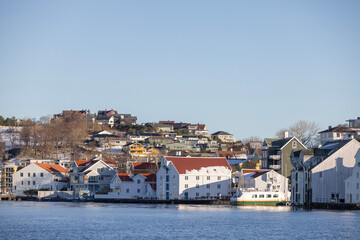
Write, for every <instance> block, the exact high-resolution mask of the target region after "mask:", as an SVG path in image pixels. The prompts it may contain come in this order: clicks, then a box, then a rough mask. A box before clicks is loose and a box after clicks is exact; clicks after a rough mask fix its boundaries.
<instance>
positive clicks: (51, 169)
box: [35, 163, 69, 174]
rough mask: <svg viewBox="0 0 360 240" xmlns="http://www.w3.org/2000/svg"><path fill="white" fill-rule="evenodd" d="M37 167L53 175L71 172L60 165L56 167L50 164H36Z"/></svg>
mask: <svg viewBox="0 0 360 240" xmlns="http://www.w3.org/2000/svg"><path fill="white" fill-rule="evenodd" d="M35 164H36V165H38V166H39V167H41V168H43V169H45V170H46V171H48V172H49V173H51V174H54V173H59V172H60V173H67V172H69V171H68V170H67V169H65V168H63V167H62V166H60V165H56V164H50V163H35Z"/></svg>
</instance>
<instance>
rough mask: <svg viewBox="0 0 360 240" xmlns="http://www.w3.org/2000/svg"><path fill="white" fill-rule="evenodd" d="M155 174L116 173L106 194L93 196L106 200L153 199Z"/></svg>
mask: <svg viewBox="0 0 360 240" xmlns="http://www.w3.org/2000/svg"><path fill="white" fill-rule="evenodd" d="M155 197H156V174H146V173H145V174H131V173H117V174H116V175H115V176H114V177H113V179H112V180H111V183H110V192H109V193H108V194H101V195H95V198H106V199H154V198H155Z"/></svg>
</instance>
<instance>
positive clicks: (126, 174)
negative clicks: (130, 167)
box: [117, 173, 133, 182]
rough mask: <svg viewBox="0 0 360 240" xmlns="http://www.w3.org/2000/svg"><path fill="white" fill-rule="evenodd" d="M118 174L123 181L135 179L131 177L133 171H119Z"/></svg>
mask: <svg viewBox="0 0 360 240" xmlns="http://www.w3.org/2000/svg"><path fill="white" fill-rule="evenodd" d="M117 175H118V176H119V178H120V179H121V181H125V182H131V181H133V180H132V178H131V177H130V176H131V175H133V174H131V173H118V174H117Z"/></svg>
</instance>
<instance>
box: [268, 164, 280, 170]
mask: <svg viewBox="0 0 360 240" xmlns="http://www.w3.org/2000/svg"><path fill="white" fill-rule="evenodd" d="M269 168H271V169H275V170H279V169H280V168H281V166H280V165H269Z"/></svg>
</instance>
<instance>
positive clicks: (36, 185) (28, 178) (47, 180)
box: [13, 163, 69, 195]
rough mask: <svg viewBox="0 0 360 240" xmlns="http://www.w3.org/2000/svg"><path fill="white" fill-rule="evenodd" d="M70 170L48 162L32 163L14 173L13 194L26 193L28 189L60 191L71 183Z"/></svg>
mask: <svg viewBox="0 0 360 240" xmlns="http://www.w3.org/2000/svg"><path fill="white" fill-rule="evenodd" d="M68 172H69V171H68V170H67V169H65V168H63V167H61V166H59V165H56V164H47V163H31V164H30V165H28V166H26V167H24V168H22V169H20V170H19V171H17V172H15V173H14V174H13V194H14V195H24V191H26V190H39V189H47V190H50V191H59V190H62V189H66V188H67V187H68V185H69V179H68Z"/></svg>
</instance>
